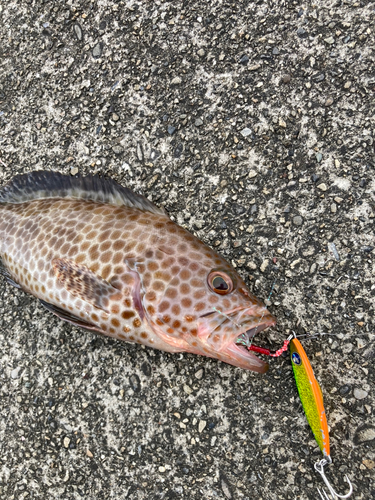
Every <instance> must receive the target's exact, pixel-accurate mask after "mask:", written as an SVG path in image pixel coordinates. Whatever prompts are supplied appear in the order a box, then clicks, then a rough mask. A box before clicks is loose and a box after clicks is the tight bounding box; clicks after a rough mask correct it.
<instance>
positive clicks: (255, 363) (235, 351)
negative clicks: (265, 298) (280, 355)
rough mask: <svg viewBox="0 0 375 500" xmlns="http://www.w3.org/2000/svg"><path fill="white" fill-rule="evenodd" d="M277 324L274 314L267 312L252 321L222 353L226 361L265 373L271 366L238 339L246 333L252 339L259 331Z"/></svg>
mask: <svg viewBox="0 0 375 500" xmlns="http://www.w3.org/2000/svg"><path fill="white" fill-rule="evenodd" d="M275 324H276V318H275V317H274V316H272V314H269V313H267V314H265V315H264V316H263V317H262V318H261V319H258V321H254V322H252V324H250V325H247V326H248V328H246V329H244V331H243V332H241V333H240V334H237V333H236V335H235V336H234V338H233V339H232V341H231V342H230V343H229V344H227V345H226V346H225V348H224V349H223V351H222V352H221V354H222V355H224V356H225V357H226V359H225V361H226V362H227V363H229V364H231V365H234V366H238V367H240V368H243V369H245V370H252V371H254V372H258V373H265V372H266V371H267V370H268V368H269V365H268V363H265V362H264V361H262V360H261V359H259V358H258V357H257V356H255V354H253V353H252V352H251V351H249V350H248V349H247V347H246V346H244V345H240V344H237V340H238V338H239V337H243V336H244V335H245V336H246V337H247V338H248V339H251V338H253V337H254V336H255V335H256V334H257V333H259V332H261V331H263V330H265V329H266V328H269V327H271V326H275ZM249 327H250V328H249ZM246 337H245V338H246Z"/></svg>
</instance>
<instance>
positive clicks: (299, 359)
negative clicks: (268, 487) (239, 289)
mask: <svg viewBox="0 0 375 500" xmlns="http://www.w3.org/2000/svg"><path fill="white" fill-rule="evenodd" d="M290 358H291V361H292V367H293V372H294V378H295V380H296V384H297V389H298V394H299V397H300V399H301V402H302V406H303V409H304V412H305V415H306V418H307V421H308V423H309V425H310V427H311V430H312V432H313V434H314V437H315V440H316V442H317V443H318V445H319V448H320V449H321V451H322V453H323V458H322V460H319V462H316V463H315V464H314V468H315V470H316V471H317V472H318V473H319V474H320V475H321V476H322V479H323V481H324V482H325V484H326V486H327V488H328V491H329V493H330V494H331V495H333V498H335V497H338V498H349V497H350V496H351V494H352V493H353V486H352V484H351V482H350V480H349V478H348V476H346V480H347V482H348V483H349V487H350V489H349V492H348V493H347V494H346V495H339V494H338V493H337V492H336V491H335V490H334V489H333V488H332V486H331V484H330V483H329V481H328V479H327V477H326V475H325V473H324V467H325V466H326V465H329V464H331V463H332V459H331V456H330V446H329V433H328V423H327V416H326V412H325V409H324V404H323V393H322V390H321V388H320V385H319V383H318V381H317V380H316V378H315V375H314V372H313V369H312V367H311V364H310V361H309V358H308V357H307V354H306V352H305V350H304V348H303V347H302V345H301V342H300V341H299V340H298V339H297V338H296V337H294V338H292V339H291V341H290ZM318 493H319V495H320V498H322V499H323V500H325V499H329V497H328V496H327V494H326V492H325V491H324V490H323V491H320V489H319V488H318Z"/></svg>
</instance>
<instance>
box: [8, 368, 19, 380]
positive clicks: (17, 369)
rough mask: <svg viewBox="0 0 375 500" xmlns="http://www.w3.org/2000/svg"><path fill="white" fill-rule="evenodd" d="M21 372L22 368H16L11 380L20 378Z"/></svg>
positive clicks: (12, 372)
mask: <svg viewBox="0 0 375 500" xmlns="http://www.w3.org/2000/svg"><path fill="white" fill-rule="evenodd" d="M20 371H21V366H17V368H15V369H14V370H12V371H11V372H10V376H11V378H13V379H16V378H18V377H19V375H20Z"/></svg>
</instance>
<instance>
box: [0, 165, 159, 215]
mask: <svg viewBox="0 0 375 500" xmlns="http://www.w3.org/2000/svg"><path fill="white" fill-rule="evenodd" d="M45 198H73V199H83V200H91V201H97V202H101V203H108V204H110V205H115V206H126V207H132V208H139V209H140V210H144V211H146V212H153V213H155V214H162V215H166V212H165V210H164V209H163V208H158V207H156V206H155V205H154V204H153V203H152V202H151V201H149V200H147V198H145V197H144V196H141V195H139V194H136V193H134V192H133V191H131V190H130V189H128V188H124V187H122V186H120V184H117V182H116V181H114V180H113V179H103V178H101V177H99V176H97V175H88V176H87V177H80V176H76V177H72V176H69V175H63V174H61V173H60V172H49V171H47V170H40V171H36V172H30V173H29V174H22V175H16V176H15V177H13V179H12V180H11V181H9V182H8V184H6V185H5V186H3V187H2V188H0V203H24V202H26V201H31V200H37V199H45Z"/></svg>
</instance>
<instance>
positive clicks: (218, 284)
mask: <svg viewBox="0 0 375 500" xmlns="http://www.w3.org/2000/svg"><path fill="white" fill-rule="evenodd" d="M207 283H208V286H209V287H210V288H211V290H212V291H213V292H215V293H218V294H219V295H227V294H228V293H230V292H232V291H233V281H232V279H231V278H230V276H228V275H227V274H226V273H223V272H221V271H212V272H211V273H210V274H209V275H208V278H207Z"/></svg>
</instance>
